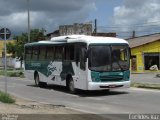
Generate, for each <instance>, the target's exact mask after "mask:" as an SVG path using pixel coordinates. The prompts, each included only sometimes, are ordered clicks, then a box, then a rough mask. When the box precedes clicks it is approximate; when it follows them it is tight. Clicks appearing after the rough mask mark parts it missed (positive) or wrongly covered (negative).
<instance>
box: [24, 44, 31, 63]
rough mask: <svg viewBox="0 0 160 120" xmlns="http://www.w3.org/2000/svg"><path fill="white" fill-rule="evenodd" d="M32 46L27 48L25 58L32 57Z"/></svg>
mask: <svg viewBox="0 0 160 120" xmlns="http://www.w3.org/2000/svg"><path fill="white" fill-rule="evenodd" d="M31 53H32V47H26V48H25V60H30V59H31Z"/></svg>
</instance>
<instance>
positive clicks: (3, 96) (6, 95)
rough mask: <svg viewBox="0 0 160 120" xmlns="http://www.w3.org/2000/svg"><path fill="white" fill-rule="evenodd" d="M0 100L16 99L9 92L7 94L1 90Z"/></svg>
mask: <svg viewBox="0 0 160 120" xmlns="http://www.w3.org/2000/svg"><path fill="white" fill-rule="evenodd" d="M0 101H1V102H3V103H15V100H14V99H13V98H12V97H11V96H10V95H9V94H6V93H4V92H1V91H0Z"/></svg>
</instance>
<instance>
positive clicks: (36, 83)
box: [34, 74, 40, 87]
mask: <svg viewBox="0 0 160 120" xmlns="http://www.w3.org/2000/svg"><path fill="white" fill-rule="evenodd" d="M34 80H35V85H36V86H37V87H39V86H40V81H39V75H38V74H36V75H35V78H34Z"/></svg>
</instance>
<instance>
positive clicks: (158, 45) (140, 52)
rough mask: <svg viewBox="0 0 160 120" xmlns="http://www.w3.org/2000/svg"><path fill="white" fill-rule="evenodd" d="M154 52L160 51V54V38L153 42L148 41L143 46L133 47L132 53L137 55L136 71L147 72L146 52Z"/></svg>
mask: <svg viewBox="0 0 160 120" xmlns="http://www.w3.org/2000/svg"><path fill="white" fill-rule="evenodd" d="M154 52H159V54H160V40H158V41H155V42H152V43H148V44H145V45H142V46H138V47H135V48H131V55H132V56H136V71H135V72H145V70H144V66H145V65H144V53H154ZM131 63H132V62H131ZM132 72H133V71H132Z"/></svg>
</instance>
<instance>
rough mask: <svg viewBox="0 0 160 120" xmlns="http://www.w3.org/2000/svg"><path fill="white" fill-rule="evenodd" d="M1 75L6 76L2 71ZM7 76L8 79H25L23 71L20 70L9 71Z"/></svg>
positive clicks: (0, 71)
mask: <svg viewBox="0 0 160 120" xmlns="http://www.w3.org/2000/svg"><path fill="white" fill-rule="evenodd" d="M0 75H4V70H0ZM7 76H8V77H21V78H24V73H23V72H22V71H19V70H15V71H13V70H11V71H10V70H8V71H7Z"/></svg>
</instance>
